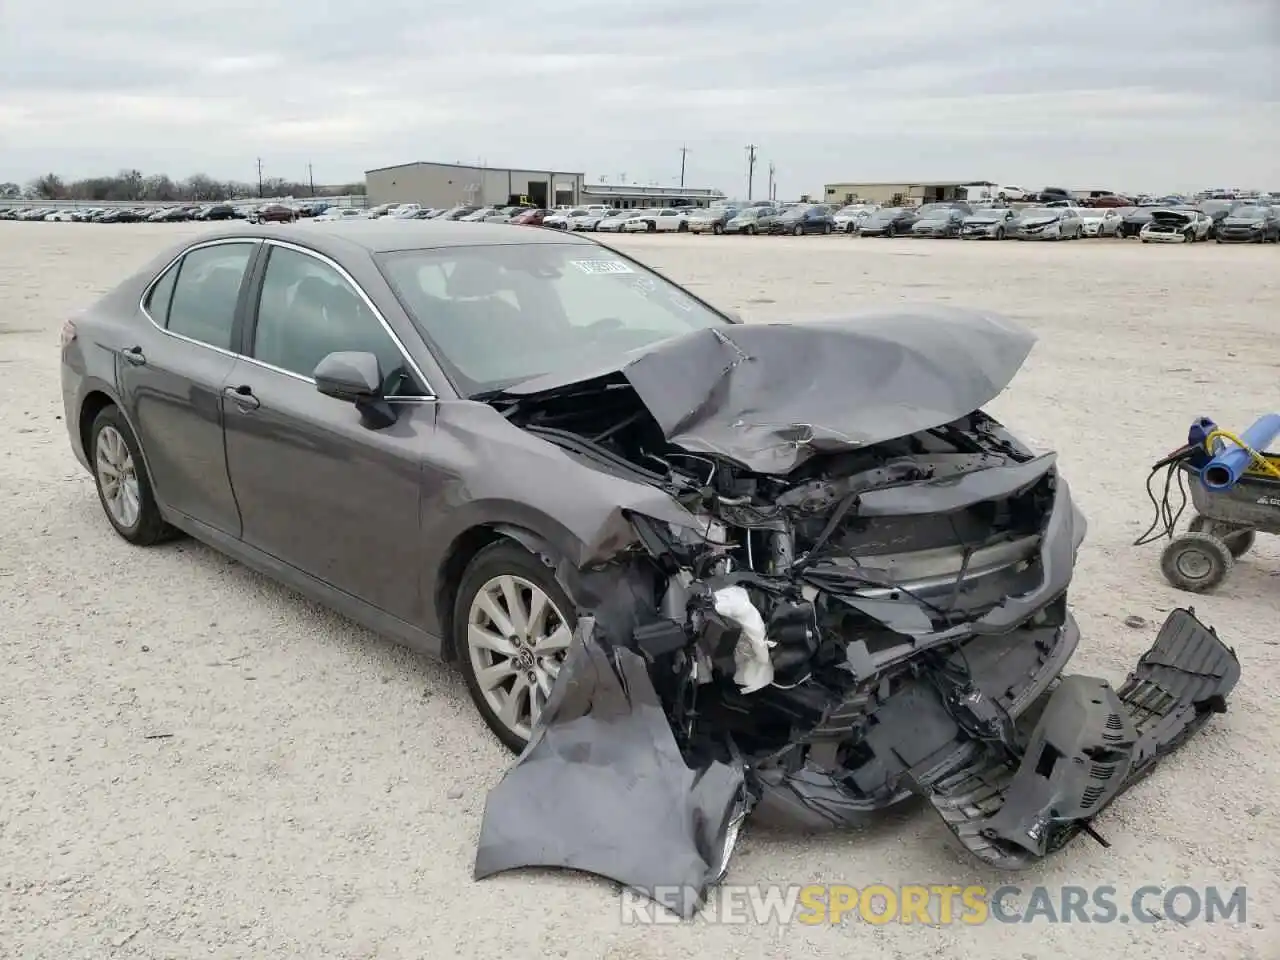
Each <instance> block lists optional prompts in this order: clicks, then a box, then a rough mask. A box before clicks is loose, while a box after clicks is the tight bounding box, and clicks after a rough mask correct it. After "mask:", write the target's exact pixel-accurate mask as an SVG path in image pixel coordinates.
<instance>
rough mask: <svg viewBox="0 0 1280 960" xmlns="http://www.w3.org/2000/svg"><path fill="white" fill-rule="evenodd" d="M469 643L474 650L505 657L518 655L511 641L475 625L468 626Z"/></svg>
mask: <svg viewBox="0 0 1280 960" xmlns="http://www.w3.org/2000/svg"><path fill="white" fill-rule="evenodd" d="M467 643H469V644H470V645H471V649H472V650H489V651H492V652H493V653H496V654H500V655H501V656H504V657H514V656H515V655H516V648H515V645H514V644H513V643H512V642H511V641H510V640H508V639H507V638H506V637H504V636H501V635H499V634H497V633H494V632H493V631H492V630H486V629H485V628H484V627H482V626H479V625H477V624H474V623H472V624H469V625H468V626H467Z"/></svg>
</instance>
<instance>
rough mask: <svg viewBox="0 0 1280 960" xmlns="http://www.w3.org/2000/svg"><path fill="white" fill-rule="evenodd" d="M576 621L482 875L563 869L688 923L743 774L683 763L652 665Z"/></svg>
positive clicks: (490, 837) (730, 819)
mask: <svg viewBox="0 0 1280 960" xmlns="http://www.w3.org/2000/svg"><path fill="white" fill-rule="evenodd" d="M595 634H596V626H595V621H594V620H593V619H592V618H591V617H584V618H582V619H581V620H580V621H579V622H578V627H577V630H576V631H575V633H574V640H573V643H572V645H571V647H570V649H569V652H568V655H567V657H566V659H565V663H564V665H563V667H561V671H560V676H559V678H558V680H557V682H556V684H555V686H554V687H553V689H552V692H551V696H550V698H549V699H548V702H547V705H546V707H545V708H544V710H543V714H542V718H541V720H540V722H539V724H538V726H537V727H536V728H535V729H534V731H533V735H532V737H531V738H530V741H529V744H528V746H527V747H526V748H525V750H524V752H523V753H522V754H521V755H520V758H519V759H518V760H517V761H516V763H515V765H514V766H513V767H512V768H511V769H510V770H509V771H508V772H507V774H506V776H505V777H503V779H502V781H501V782H500V783H499V784H498V785H497V786H496V787H494V788H493V790H491V791H490V793H489V797H488V800H487V801H486V803H485V812H484V821H483V823H482V825H481V828H480V841H479V849H478V850H477V853H476V863H475V878H476V879H477V880H480V879H483V878H485V877H488V876H492V875H493V874H496V873H500V872H502V871H505V870H512V869H516V868H519V867H562V868H567V869H572V870H581V871H584V872H586V873H592V874H596V875H597V876H601V877H605V878H607V879H610V880H615V881H617V882H618V883H620V884H623V885H624V886H626V887H629V888H631V889H633V890H635V891H637V892H640V893H643V894H645V895H646V896H649V897H652V898H653V899H655V900H656V901H657V902H659V903H661V904H662V905H663V906H665V907H667V908H668V909H669V910H671V911H672V912H674V913H676V914H678V915H680V916H682V917H684V918H686V919H687V918H688V917H691V916H693V914H694V913H696V912H697V910H698V908H699V907H700V906H701V904H702V903H703V901H704V900H705V897H706V892H707V891H708V890H709V889H710V888H711V887H712V886H714V885H715V884H716V883H717V882H719V880H720V879H721V878H722V877H723V875H724V872H725V870H726V868H727V864H728V859H729V855H730V853H731V852H732V847H733V844H734V843H735V842H736V839H737V831H738V827H739V825H740V823H741V820H742V817H743V815H744V813H745V809H746V808H745V804H746V789H745V784H744V779H743V771H742V769H741V767H735V766H730V765H728V764H723V763H713V764H711V765H710V766H708V767H706V768H705V769H699V770H693V769H690V768H689V766H688V764H686V762H685V760H684V758H683V757H682V756H681V753H680V749H679V747H678V746H677V744H676V741H675V737H674V735H673V734H672V732H671V728H670V725H669V724H668V722H667V718H666V715H665V713H664V712H663V709H662V704H661V703H660V702H659V699H658V695H657V693H656V691H655V690H654V688H653V684H652V683H651V682H650V680H649V674H648V671H647V668H646V666H645V663H644V660H643V659H642V658H641V657H640V656H639V655H638V654H636V653H634V652H632V651H630V650H627V649H623V648H617V649H614V650H612V651H608V650H606V649H605V648H604V647H603V646H602V645H601V643H600V642H599V641H598V640H597V638H596V635H595Z"/></svg>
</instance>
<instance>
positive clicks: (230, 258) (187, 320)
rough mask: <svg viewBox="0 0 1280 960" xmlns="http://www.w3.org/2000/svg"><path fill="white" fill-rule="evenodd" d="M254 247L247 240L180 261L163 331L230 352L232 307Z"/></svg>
mask: <svg viewBox="0 0 1280 960" xmlns="http://www.w3.org/2000/svg"><path fill="white" fill-rule="evenodd" d="M254 246H255V244H254V243H253V241H250V240H246V241H244V242H237V243H219V244H215V245H213V246H210V247H200V248H198V249H196V250H192V251H191V252H190V253H188V254H187V255H186V256H185V257H183V258H182V263H181V265H180V267H179V269H178V276H177V282H176V283H175V284H174V287H173V295H172V298H171V302H170V304H169V314H168V322H167V323H166V324H165V328H166V329H167V330H169V332H170V333H176V334H179V335H180V336H183V337H187V338H188V339H191V340H195V341H196V342H198V343H204V344H208V345H209V346H211V347H217V348H218V349H220V350H231V349H232V344H231V334H232V328H233V327H234V325H235V318H236V303H237V302H238V301H239V299H240V286H241V284H242V283H243V282H244V272H245V268H246V267H247V266H248V265H249V260H250V258H251V257H252V256H253V248H254ZM154 292H155V291H153V293H154ZM157 322H159V320H157Z"/></svg>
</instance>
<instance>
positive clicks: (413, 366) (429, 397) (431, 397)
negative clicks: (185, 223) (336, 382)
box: [138, 236, 439, 403]
mask: <svg viewBox="0 0 1280 960" xmlns="http://www.w3.org/2000/svg"><path fill="white" fill-rule="evenodd" d="M234 243H249V244H255V245H256V244H269V245H274V246H277V247H284V248H285V249H288V250H293V251H295V252H296V253H300V254H303V255H304V256H308V257H312V258H314V259H316V260H319V261H320V262H321V263H323V264H325V265H326V266H328V267H331V268H332V269H334V270H336V271H337V273H338V275H339V276H340V277H342V279H343V280H345V281H346V282H347V283H348V284H350V285H351V288H352V289H353V290H355V292H356V295H357V296H359V297H360V299H361V300H363V301H364V303H365V306H367V307H368V308H369V310H370V311H371V312H372V313H373V315H374V316H375V317H377V319H378V323H380V324H381V325H382V329H383V330H385V331H386V333H387V336H389V337H390V338H391V342H392V343H394V344H395V345H396V349H397V350H399V351H400V355H401V357H402V358H403V359H404V361H405V362H406V363H407V364H408V365H409V369H410V370H412V371H413V373H414V375H415V376H416V377H417V378H418V382H419V383H421V384H422V385H423V386H424V387H426V389H427V393H425V394H423V395H422V396H416V397H387V398H385V399H386V400H387V401H388V402H389V403H431V402H434V401H436V400H438V399H439V398H438V397H437V396H436V395H435V394H434V393H433V392H431V384H430V383H428V382H427V378H426V376H425V375H424V374H423V372H422V369H421V368H420V367H419V366H418V364H417V362H416V361H415V360H414V359H413V357H411V356H410V355H409V351H408V350H406V349H405V345H404V341H402V340H401V339H400V337H399V336H397V334H396V332H395V331H394V330H392V329H391V325H390V324H389V323H387V318H386V317H384V316H383V315H382V311H381V310H379V309H378V308H377V306H376V305H375V304H374V302H373V300H371V299H370V297H369V295H368V294H367V293H365V291H364V289H363V288H362V287H361V286H360V284H358V283H356V281H355V278H354V277H352V276H351V274H350V273H348V272H347V270H346V269H345V268H344V267H343V266H342V265H341V264H340V263H338V262H337V261H335V260H334V259H333V258H331V257H327V256H325V255H324V254H322V253H318V252H317V251H315V250H311V249H308V248H307V247H304V246H301V245H299V244H296V243H290V242H289V241H287V240H276V239H274V238H270V237H244V236H241V237H217V238H216V239H213V240H204V241H201V242H198V243H193V244H192V245H191V246H189V247H185V248H184V249H183V250H182V251H181V252H180V253H179V254H178V255H177V256H175V257H174V258H173V259H172V260H170V261H169V262H168V263H166V264H165V265H164V267H162V268H161V269H160V270H157V271H156V275H155V276H154V277H153V278H152V279H151V280H150V281H149V282H148V283H147V285H146V287H144V288H143V290H142V294H141V296H139V297H138V309H139V310H140V311H141V312H142V315H143V316H144V317H146V318H147V320H148V321H149V322H150V323H151V325H152V326H153V327H155V328H156V329H157V330H159V331H160V332H161V333H163V334H165V335H166V336H169V337H173V338H174V339H175V340H181V341H183V342H184V343H190V344H194V345H195V346H197V347H204V348H205V349H206V350H212V351H213V352H214V353H220V354H222V355H223V356H224V357H231V358H233V359H236V360H243V361H245V362H246V363H251V364H253V365H254V366H256V367H261V368H263V369H264V370H270V371H272V372H274V373H279V374H283V375H284V376H286V377H292V378H293V379H294V380H299V381H301V382H303V383H309V384H311V385H312V386H314V385H315V382H316V381H315V378H314V377H307V376H303V375H302V374H300V373H294V372H293V371H292V370H285V369H284V368H282V367H277V366H275V365H274V364H270V363H264V362H263V361H261V360H258V359H257V358H255V357H250V356H246V355H245V354H243V353H236V352H235V351H234V350H224V349H223V348H222V347H215V346H214V345H213V344H211V343H205V342H204V341H203V340H196V339H194V338H192V337H188V336H184V335H183V334H181V333H175V332H174V331H172V330H169V329H168V328H166V327H162V326H160V324H158V323H156V321H155V317H153V316H151V311H149V310H148V309H147V306H146V304H147V298H148V297H150V296H151V291H152V290H153V289H154V288H155V286H156V285H157V284H158V283H159V282H160V280H161V278H163V277H164V275H165V274H166V273H168V272H169V271H170V270H172V269H173V266H174V264H176V263H177V262H178V261H179V260H181V259H182V258H183V257H185V256H186V255H187V254H189V253H192V252H194V251H196V250H201V249H203V248H205V247H216V246H225V245H227V244H234ZM250 259H252V257H251V258H250ZM268 265H269V263H268ZM264 276H265V274H264ZM242 282H243V281H242Z"/></svg>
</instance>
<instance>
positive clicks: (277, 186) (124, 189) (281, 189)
mask: <svg viewBox="0 0 1280 960" xmlns="http://www.w3.org/2000/svg"><path fill="white" fill-rule="evenodd" d="M262 189H263V193H264V194H265V195H266V196H268V197H298V198H302V197H309V196H311V192H312V191H311V185H310V184H309V183H300V182H297V181H291V180H285V179H283V178H282V177H272V178H270V179H268V180H264V181H263V184H262ZM364 192H365V188H364V184H363V183H345V184H338V185H335V186H327V187H324V186H317V187H316V189H315V193H316V196H319V197H340V196H348V195H362V194H364ZM257 195H258V185H257V184H256V183H255V184H249V183H243V182H239V181H234V180H232V181H219V180H215V179H213V178H212V177H210V176H208V175H207V174H204V173H195V174H192V175H191V176H189V177H187V179H186V180H183V181H180V182H175V181H174V180H173V178H171V177H170V176H169V175H168V174H164V173H155V174H151V175H145V174H143V173H142V171H141V170H135V169H132V168H130V169H125V170H120V171H119V172H118V173H116V174H115V175H114V176H101V177H85V178H84V179H82V180H75V181H72V182H70V183H67V182H65V181H64V180H63V179H62V178H61V177H59V176H58V175H57V174H56V173H48V174H45V175H44V176H43V177H37V178H36V179H35V180H32V181H31V182H30V183H29V184H27V186H26V188H25V189H24V188H22V187H19V186H18V184H16V183H0V198H5V197H20V196H21V197H26V198H30V199H39V200H84V201H93V202H101V201H110V200H117V201H126V202H127V201H130V200H147V201H154V202H160V203H176V202H179V201H190V202H200V203H210V202H216V201H219V200H228V199H249V198H253V197H256V196H257Z"/></svg>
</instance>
